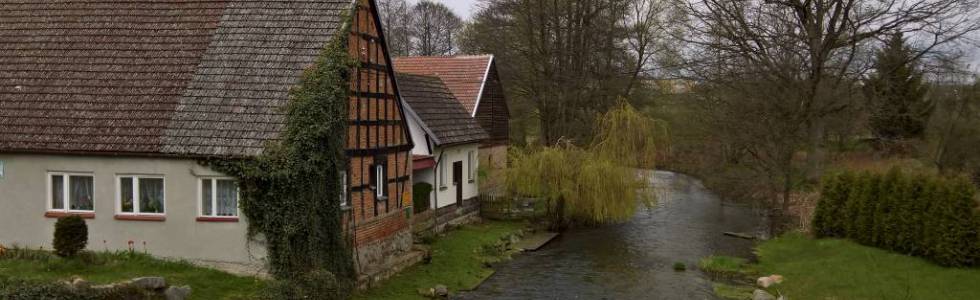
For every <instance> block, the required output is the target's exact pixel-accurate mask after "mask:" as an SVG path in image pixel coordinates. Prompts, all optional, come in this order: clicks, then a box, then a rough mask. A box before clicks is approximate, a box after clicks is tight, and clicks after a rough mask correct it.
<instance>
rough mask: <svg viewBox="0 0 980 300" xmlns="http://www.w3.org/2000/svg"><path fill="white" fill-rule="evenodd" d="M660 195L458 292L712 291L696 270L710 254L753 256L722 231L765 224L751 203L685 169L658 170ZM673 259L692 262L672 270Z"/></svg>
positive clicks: (475, 295)
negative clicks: (714, 189)
mask: <svg viewBox="0 0 980 300" xmlns="http://www.w3.org/2000/svg"><path fill="white" fill-rule="evenodd" d="M651 181H652V182H651V185H652V186H654V187H655V188H656V189H655V191H656V192H657V193H658V201H657V203H656V204H655V205H654V206H652V207H649V208H643V209H641V210H640V211H639V212H637V215H636V216H635V217H634V218H633V219H632V220H631V221H630V222H627V223H624V224H618V225H609V226H603V227H600V228H590V229H574V230H571V231H569V232H565V233H563V234H562V236H561V237H559V238H558V239H556V240H555V241H553V242H552V243H551V244H549V245H547V246H545V247H544V248H542V249H541V250H539V251H537V252H529V253H525V254H521V255H518V256H517V257H516V258H515V259H514V260H513V261H510V262H507V263H504V264H503V265H501V266H499V267H498V268H497V273H496V274H494V276H492V277H491V278H490V279H489V280H488V281H487V282H485V283H484V284H483V285H482V286H481V287H480V288H479V289H477V290H476V291H473V292H469V293H465V294H464V295H461V296H459V297H458V298H459V299H714V296H713V295H712V292H711V283H710V281H708V279H707V278H705V277H704V276H703V275H702V274H701V272H699V271H697V270H695V268H696V264H697V261H698V259H700V258H701V257H704V256H707V255H710V254H725V255H735V256H743V257H748V256H750V255H751V247H752V243H751V241H747V240H742V239H737V238H731V237H726V236H723V235H722V232H724V231H737V232H761V231H762V229H763V227H762V226H764V224H765V222H762V221H761V219H760V218H759V217H758V216H757V214H756V213H755V212H754V211H753V210H752V209H751V208H748V207H744V206H740V205H734V204H731V203H725V202H723V201H720V200H719V199H718V198H717V197H715V196H714V195H713V194H711V193H710V192H708V191H707V190H705V188H704V186H702V185H701V183H700V182H699V181H697V180H695V179H693V178H690V177H688V176H684V175H680V174H675V173H670V172H661V171H657V172H655V173H654V176H653V178H652V180H651ZM675 262H682V263H685V264H687V265H688V268H689V270H688V271H686V272H676V271H674V270H673V264H674V263H675Z"/></svg>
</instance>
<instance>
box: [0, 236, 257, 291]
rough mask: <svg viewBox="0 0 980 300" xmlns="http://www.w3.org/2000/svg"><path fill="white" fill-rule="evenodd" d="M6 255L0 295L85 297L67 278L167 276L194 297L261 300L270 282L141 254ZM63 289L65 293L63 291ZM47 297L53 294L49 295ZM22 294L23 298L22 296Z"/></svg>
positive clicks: (1, 258) (99, 280) (97, 280)
mask: <svg viewBox="0 0 980 300" xmlns="http://www.w3.org/2000/svg"><path fill="white" fill-rule="evenodd" d="M2 252H3V254H2V255H0V298H2V299H8V298H7V297H14V299H39V298H45V299H62V298H58V297H55V296H54V295H61V297H63V298H64V299H83V296H81V295H76V294H74V293H71V291H68V290H66V286H65V285H63V284H62V283H61V282H62V281H67V280H71V278H72V277H75V276H78V277H81V278H83V279H85V280H87V281H89V282H91V283H92V284H110V283H115V282H120V281H124V280H129V279H132V278H136V277H143V276H160V277H164V278H165V279H166V280H167V282H168V283H169V284H171V285H188V286H190V287H191V288H192V293H191V295H190V299H202V300H203V299H256V297H258V296H259V294H260V292H261V291H262V289H263V288H264V287H266V286H267V284H268V282H267V281H266V280H264V279H259V278H256V277H247V276H238V275H233V274H229V273H225V272H222V271H218V270H215V269H211V268H206V267H200V266H196V265H194V264H191V263H189V262H186V261H167V260H162V259H157V258H153V257H151V256H149V255H145V254H142V253H138V252H129V251H124V252H88V251H86V252H81V253H79V254H78V255H77V256H74V257H66V258H62V257H58V256H56V255H55V254H54V253H52V252H50V251H44V250H38V249H17V248H14V249H6V250H4V251H2ZM59 291H65V292H64V293H61V294H59ZM44 295H47V296H48V297H50V298H48V297H44ZM18 297H20V298H18Z"/></svg>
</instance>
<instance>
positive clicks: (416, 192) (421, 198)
mask: <svg viewBox="0 0 980 300" xmlns="http://www.w3.org/2000/svg"><path fill="white" fill-rule="evenodd" d="M429 194H432V185H431V184H428V183H426V182H419V183H416V184H415V185H412V207H413V210H414V211H415V213H420V212H423V211H426V210H429V205H430V204H429Z"/></svg>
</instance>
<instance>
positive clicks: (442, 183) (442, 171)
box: [439, 162, 447, 187]
mask: <svg viewBox="0 0 980 300" xmlns="http://www.w3.org/2000/svg"><path fill="white" fill-rule="evenodd" d="M446 165H447V164H446V163H445V162H442V163H439V187H446Z"/></svg>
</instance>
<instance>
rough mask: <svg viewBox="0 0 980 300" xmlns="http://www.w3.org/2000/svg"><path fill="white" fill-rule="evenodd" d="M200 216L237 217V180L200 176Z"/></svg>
mask: <svg viewBox="0 0 980 300" xmlns="http://www.w3.org/2000/svg"><path fill="white" fill-rule="evenodd" d="M201 216H203V217H238V182H236V181H235V180H233V179H228V178H202V179H201Z"/></svg>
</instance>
